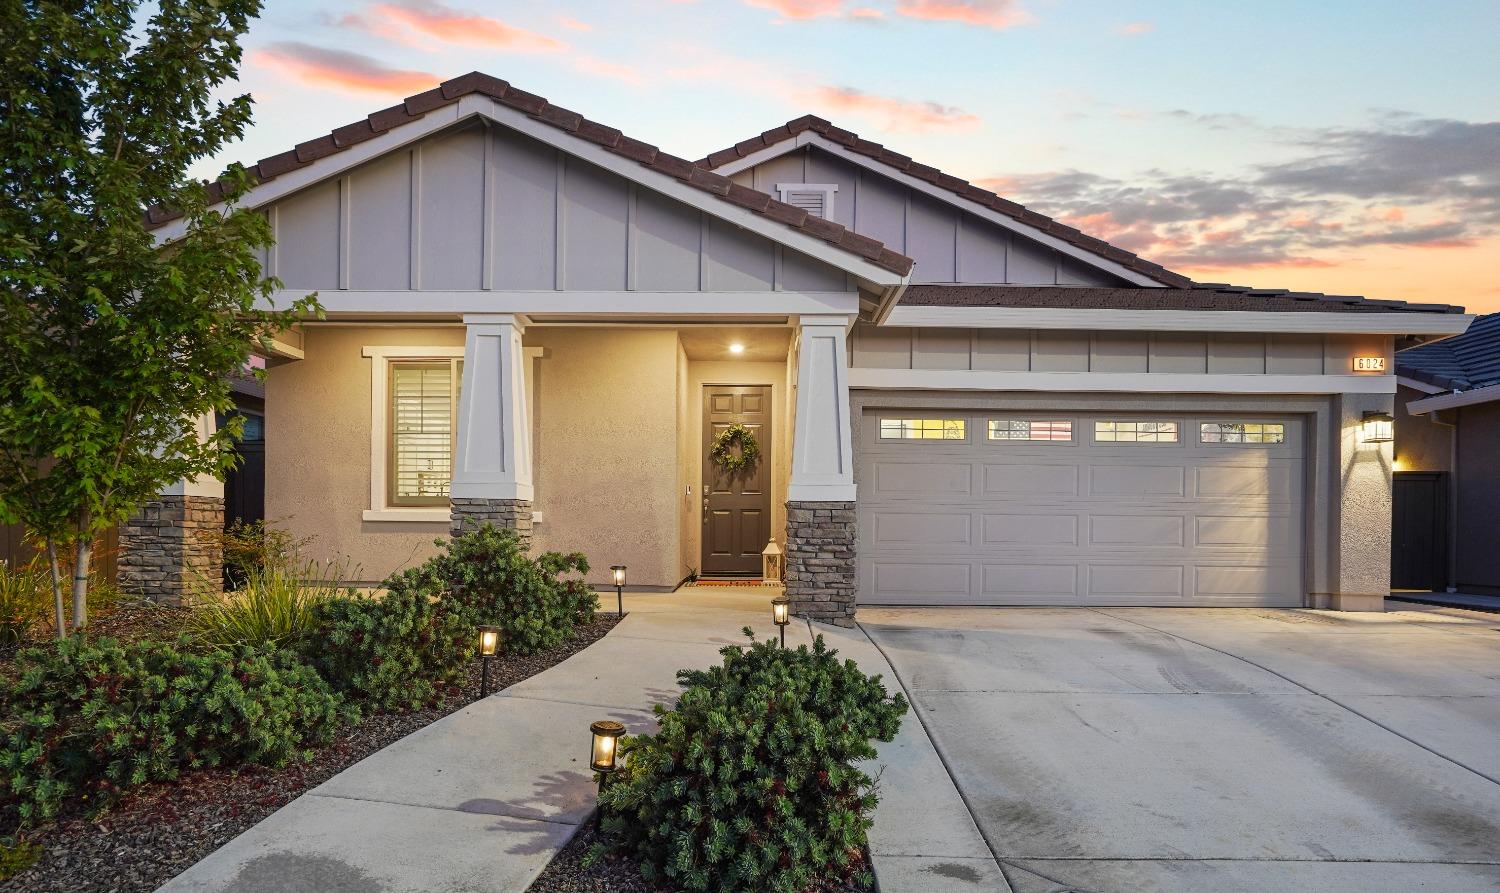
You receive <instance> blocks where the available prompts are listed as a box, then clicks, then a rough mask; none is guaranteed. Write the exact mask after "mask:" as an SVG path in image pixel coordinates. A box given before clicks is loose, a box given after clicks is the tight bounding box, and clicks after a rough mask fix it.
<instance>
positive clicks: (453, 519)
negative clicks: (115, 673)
mask: <svg viewBox="0 0 1500 893" xmlns="http://www.w3.org/2000/svg"><path fill="white" fill-rule="evenodd" d="M449 518H450V523H449V525H448V532H449V533H450V534H451V535H453V536H458V535H459V534H460V533H461V532H463V529H464V527H465V526H469V525H473V526H475V527H478V526H481V525H483V524H484V522H486V521H488V522H490V523H491V524H494V525H495V526H496V527H509V528H510V529H511V530H514V531H515V532H516V535H517V536H519V537H520V538H521V545H522V547H523V548H526V549H530V548H531V500H529V499H477V498H470V497H466V496H455V497H454V498H453V499H452V500H451V501H450V514H449Z"/></svg>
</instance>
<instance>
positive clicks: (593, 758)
mask: <svg viewBox="0 0 1500 893" xmlns="http://www.w3.org/2000/svg"><path fill="white" fill-rule="evenodd" d="M622 570H623V568H622ZM589 731H590V732H592V733H593V736H594V741H593V746H592V747H590V748H589V768H590V769H593V770H594V771H595V772H597V773H599V796H600V797H601V798H602V797H603V796H604V780H605V779H606V778H609V776H610V775H611V774H613V773H614V771H615V770H616V769H618V768H620V765H619V753H620V747H619V745H620V736H621V735H623V734H625V727H624V726H623V725H621V724H620V723H617V722H615V721H614V720H612V719H601V720H598V721H597V722H594V723H592V724H590V725H589ZM603 823H604V804H603V803H600V804H599V811H598V812H596V813H595V814H594V831H595V832H597V831H598V830H599V829H600V827H601V826H602V825H603Z"/></svg>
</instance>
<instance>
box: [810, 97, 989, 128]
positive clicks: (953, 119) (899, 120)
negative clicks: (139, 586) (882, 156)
mask: <svg viewBox="0 0 1500 893" xmlns="http://www.w3.org/2000/svg"><path fill="white" fill-rule="evenodd" d="M806 98H807V100H808V101H809V102H811V103H813V104H814V105H816V106H818V107H820V108H822V109H826V110H828V111H829V112H830V113H831V114H835V115H837V114H845V113H847V114H851V115H857V116H861V117H874V118H879V119H880V120H881V121H882V122H883V124H884V126H885V128H886V129H887V130H892V131H924V130H938V129H945V128H963V127H972V126H974V125H976V124H978V123H979V117H978V116H977V115H971V114H969V113H968V112H966V111H964V110H963V109H959V108H954V107H953V106H948V105H940V104H939V103H936V102H930V101H912V100H907V99H897V98H895V97H891V96H880V95H877V94H874V93H866V92H864V91H863V90H857V89H855V88H854V87H818V88H817V89H815V90H813V91H811V92H810V93H808V94H807V97H806Z"/></svg>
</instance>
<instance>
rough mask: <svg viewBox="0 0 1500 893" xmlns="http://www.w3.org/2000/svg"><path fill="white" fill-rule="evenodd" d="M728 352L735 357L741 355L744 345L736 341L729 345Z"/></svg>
mask: <svg viewBox="0 0 1500 893" xmlns="http://www.w3.org/2000/svg"><path fill="white" fill-rule="evenodd" d="M729 352H730V353H732V354H736V355H737V354H742V353H744V352H745V345H743V344H741V343H739V342H738V341H736V342H734V343H733V344H731V345H729Z"/></svg>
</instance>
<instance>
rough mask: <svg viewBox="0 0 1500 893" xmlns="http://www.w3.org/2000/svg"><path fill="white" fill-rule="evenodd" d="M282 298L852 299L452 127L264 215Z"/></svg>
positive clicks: (771, 254)
mask: <svg viewBox="0 0 1500 893" xmlns="http://www.w3.org/2000/svg"><path fill="white" fill-rule="evenodd" d="M266 213H267V214H268V215H269V218H270V221H271V224H272V227H273V229H274V231H275V235H276V245H275V246H274V247H273V248H272V249H270V250H269V252H267V253H266V254H265V255H264V256H263V257H262V264H263V266H264V269H265V270H266V272H267V274H268V275H273V276H276V277H277V278H279V279H281V281H282V282H283V283H284V284H285V287H287V288H292V289H304V288H305V289H320V290H336V289H354V290H363V291H393V290H404V289H411V290H441V291H480V290H552V289H556V290H563V289H567V290H574V291H684V292H687V291H772V290H776V291H805V292H829V291H840V292H842V291H853V290H854V285H853V284H852V283H851V282H850V281H849V280H848V277H846V276H845V275H844V273H843V271H841V270H839V269H837V268H835V267H832V266H830V265H828V264H825V263H823V262H822V261H818V260H815V259H813V258H810V257H807V256H805V255H802V254H799V253H797V252H796V251H793V250H792V249H789V248H784V247H782V246H779V245H777V244H775V243H774V242H771V241H770V240H768V239H766V238H764V237H762V236H759V235H756V234H754V233H750V232H746V231H744V230H742V229H739V228H738V227H735V226H733V225H731V224H727V223H724V222H723V221H721V220H719V219H717V218H714V217H712V216H711V215H708V214H705V213H703V212H701V211H699V210H698V209H697V208H693V207H690V206H688V205H685V204H683V203H681V202H678V201H675V200H673V199H670V198H667V197H665V196H663V195H661V194H660V193H657V192H653V191H652V190H650V189H647V188H645V187H642V186H639V185H637V184H634V183H631V182H630V181H628V180H626V179H625V178H623V177H620V176H618V175H616V174H612V173H610V172H608V171H605V170H604V169H602V168H599V167H596V166H594V165H592V164H589V163H588V162H585V161H580V160H579V159H577V158H573V157H571V156H568V155H567V154H566V153H563V152H559V151H558V150H556V149H554V148H552V147H551V146H548V145H546V144H544V143H542V142H540V141H538V140H535V139H532V138H530V137H527V136H523V135H521V134H519V133H516V132H514V131H512V130H509V129H507V128H505V127H503V126H500V125H491V126H489V127H485V126H482V125H479V124H469V125H467V126H460V127H458V128H455V129H453V130H450V131H447V132H445V133H442V134H439V135H436V136H433V137H431V138H428V139H425V140H423V141H421V142H419V143H416V144H414V145H413V146H410V147H407V148H404V149H400V150H397V151H395V152H392V153H390V154H387V155H384V156H382V157H380V158H377V159H375V160H373V161H371V162H369V163H368V164H364V165H362V166H360V167H358V168H355V169H354V170H352V171H350V172H348V173H347V174H345V175H343V176H340V177H338V178H336V179H332V180H328V181H325V182H322V183H319V184H316V185H314V186H310V187H308V188H307V189H305V190H302V191H301V192H298V193H296V194H294V195H291V196H288V197H287V198H284V199H282V200H281V201H279V202H276V203H275V204H274V205H271V206H270V207H269V208H268V209H267V212H266Z"/></svg>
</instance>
